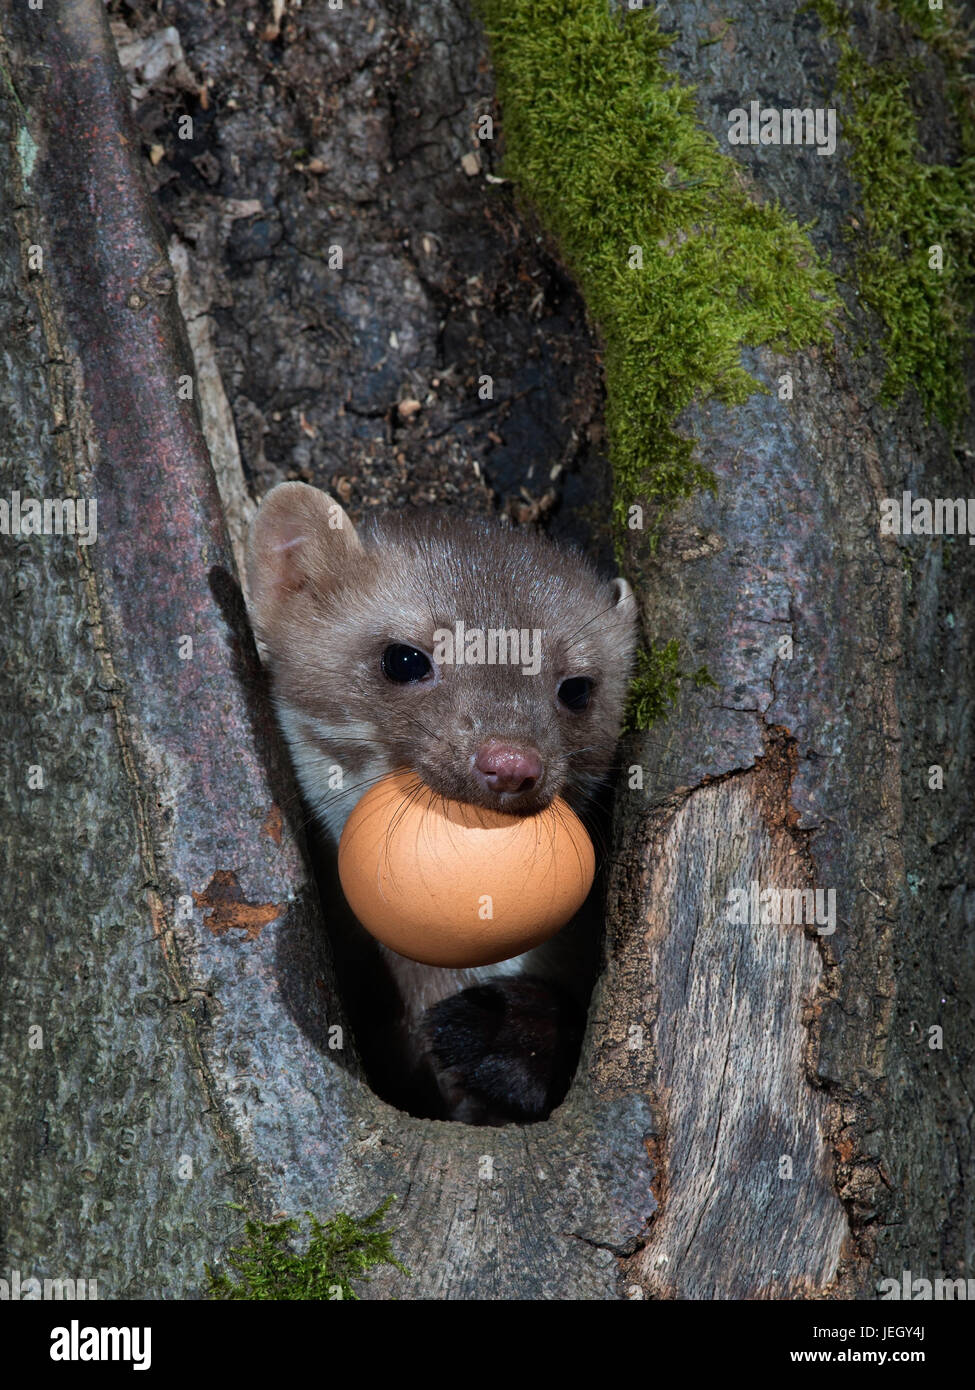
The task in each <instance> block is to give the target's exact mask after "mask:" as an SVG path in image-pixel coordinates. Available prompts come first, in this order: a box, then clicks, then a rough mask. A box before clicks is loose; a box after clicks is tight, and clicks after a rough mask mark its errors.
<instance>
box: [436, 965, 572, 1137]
mask: <svg viewBox="0 0 975 1390" xmlns="http://www.w3.org/2000/svg"><path fill="white" fill-rule="evenodd" d="M584 1024H585V1019H584V1018H583V1015H582V1011H581V1010H580V1009H579V1008H578V1006H577V1005H576V1004H575V1003H574V1001H573V1000H571V999H569V998H568V997H567V996H566V995H565V994H563V993H562V992H561V991H559V990H556V989H555V988H554V987H553V986H551V985H548V984H546V983H545V981H543V980H537V979H534V978H532V977H527V978H523V979H516V980H505V979H499V980H497V981H493V982H492V983H490V984H486V985H474V986H473V987H472V988H470V989H464V990H461V991H460V993H458V994H452V995H451V996H450V998H449V999H443V1000H441V1002H440V1003H439V1004H435V1005H434V1006H433V1008H431V1009H428V1010H427V1014H426V1020H425V1024H424V1030H425V1034H426V1040H427V1045H428V1048H429V1055H430V1058H431V1062H432V1065H433V1069H434V1072H435V1074H436V1078H437V1082H438V1085H439V1087H440V1092H441V1094H442V1096H443V1098H444V1103H445V1105H446V1107H447V1112H448V1115H449V1118H450V1119H453V1120H464V1121H466V1122H467V1123H468V1124H486V1125H502V1124H509V1123H511V1122H513V1121H514V1122H519V1121H520V1122H522V1123H525V1122H527V1121H531V1120H541V1119H544V1118H545V1116H546V1115H548V1114H549V1112H550V1111H551V1110H553V1109H554V1107H555V1106H556V1105H558V1104H559V1102H560V1101H561V1100H562V1098H563V1097H564V1095H565V1093H566V1091H567V1090H568V1088H569V1082H570V1081H571V1080H572V1073H573V1071H574V1070H575V1066H576V1061H577V1058H578V1056H579V1047H580V1044H581V1041H582V1032H583V1027H584Z"/></svg>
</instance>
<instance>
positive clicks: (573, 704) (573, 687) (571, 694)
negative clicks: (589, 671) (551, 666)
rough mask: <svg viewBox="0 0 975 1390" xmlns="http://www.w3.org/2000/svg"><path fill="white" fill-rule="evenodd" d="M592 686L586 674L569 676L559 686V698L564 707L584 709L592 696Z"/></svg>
mask: <svg viewBox="0 0 975 1390" xmlns="http://www.w3.org/2000/svg"><path fill="white" fill-rule="evenodd" d="M592 687H593V683H592V681H591V680H589V679H588V678H587V677H586V676H570V677H569V679H568V680H567V681H563V682H562V684H561V685H560V686H559V699H560V700H561V702H562V704H563V705H565V707H566V709H574V710H580V709H585V708H586V706H587V705H588V704H589V701H590V700H591V698H592Z"/></svg>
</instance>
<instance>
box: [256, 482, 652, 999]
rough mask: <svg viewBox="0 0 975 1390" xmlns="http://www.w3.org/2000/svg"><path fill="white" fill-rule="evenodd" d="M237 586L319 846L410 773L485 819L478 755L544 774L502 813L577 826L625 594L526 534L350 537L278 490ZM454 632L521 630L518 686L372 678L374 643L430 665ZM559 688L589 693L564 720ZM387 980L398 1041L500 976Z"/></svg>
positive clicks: (488, 972) (625, 639)
mask: <svg viewBox="0 0 975 1390" xmlns="http://www.w3.org/2000/svg"><path fill="white" fill-rule="evenodd" d="M247 577H248V586H249V602H250V610H251V617H252V621H253V624H254V628H255V631H256V634H257V637H258V640H259V643H260V645H261V648H262V655H263V656H264V658H265V660H266V662H267V663H268V664H269V666H270V668H271V672H272V676H273V689H274V697H275V702H276V706H277V710H278V715H279V719H280V721H281V724H282V727H283V729H284V732H285V734H286V736H287V739H288V742H289V745H290V748H291V752H292V757H293V760H294V763H295V769H296V772H297V774H298V777H299V781H300V783H301V786H302V790H303V792H304V796H305V799H306V801H307V803H308V806H309V809H310V810H311V811H312V813H313V814H314V815H315V816H316V817H317V819H318V820H319V821H320V822H321V823H322V824H323V825H324V826H325V827H327V829H328V830H329V831H330V833H331V835H332V837H333V839H334V840H335V841H337V839H338V837H339V836H340V834H341V830H342V826H343V825H344V823H345V819H346V817H347V816H348V813H349V811H350V810H351V809H352V806H353V805H354V804H355V802H356V801H357V800H358V799H359V797H360V796H361V795H362V793H363V791H364V790H365V789H366V787H367V786H368V785H370V784H371V782H372V781H373V780H374V779H376V778H378V777H380V776H382V775H384V774H385V773H387V772H391V771H392V770H393V769H394V768H397V767H408V768H411V769H413V770H414V771H415V772H416V773H417V775H418V777H419V778H421V779H422V780H423V781H424V782H425V783H426V784H427V785H428V786H430V787H431V788H432V789H433V790H434V791H437V792H439V793H441V794H442V795H444V796H445V797H448V798H451V799H456V800H462V801H469V802H474V803H476V804H480V805H489V806H495V805H499V804H500V803H499V802H498V799H497V797H496V795H495V794H493V793H491V792H490V791H488V790H486V789H485V787H484V786H483V785H482V784H481V783H480V782H479V781H478V780H477V778H476V777H475V775H474V772H473V762H474V758H475V756H476V753H477V750H478V748H480V747H481V746H482V745H483V744H484V743H485V741H486V740H488V739H497V740H500V741H501V742H506V741H507V742H513V743H516V744H520V745H522V746H525V745H529V746H531V747H533V748H534V749H536V750H537V751H538V753H539V754H540V755H541V758H542V762H543V764H544V772H543V775H542V776H541V778H540V779H539V780H538V782H537V784H536V785H535V786H534V787H532V788H531V789H530V790H529V791H527V792H525V793H523V794H519V795H518V796H516V797H514V798H512V797H511V796H510V795H509V797H508V798H506V800H505V802H504V809H507V810H516V811H519V812H522V813H525V814H529V813H531V812H532V811H535V810H539V809H541V807H542V806H544V805H546V804H547V803H548V802H549V801H550V800H551V799H552V798H553V797H555V796H557V795H562V796H564V797H565V798H566V799H567V800H568V801H570V803H573V804H575V806H576V807H577V809H583V808H584V807H585V804H586V802H587V801H588V800H589V798H591V797H592V796H593V795H594V794H595V793H596V791H597V790H598V789H599V787H600V785H601V784H602V783H603V782H604V780H605V778H606V776H607V774H608V772H609V770H610V767H611V762H612V758H613V752H614V747H615V744H616V740H617V737H618V734H619V727H620V720H621V716H622V711H623V703H624V699H625V694H626V689H627V684H628V679H629V674H630V667H631V662H632V658H633V649H634V644H635V634H636V612H635V608H636V604H635V601H634V599H633V597H632V595H631V594H630V591H629V588H628V586H627V585H626V584H625V581H622V580H606V579H603V578H601V577H600V576H599V575H598V574H597V572H596V571H595V569H594V568H593V567H592V566H591V565H590V564H589V562H588V561H587V560H586V559H585V558H584V557H583V556H581V555H579V554H576V553H573V552H571V551H567V550H563V549H560V548H558V547H557V546H555V545H553V544H552V543H551V542H550V541H548V540H547V539H546V538H545V537H543V536H540V535H537V534H533V533H528V532H524V531H515V530H505V529H502V528H500V527H499V526H497V525H496V524H493V523H491V522H490V521H486V520H481V519H478V518H472V517H468V516H464V515H461V514H456V515H455V514H453V513H449V512H432V511H431V512H418V513H414V514H404V513H391V514H386V515H384V516H381V517H376V518H374V519H371V520H370V521H369V522H368V523H367V524H366V525H364V526H363V527H362V528H361V529H360V531H359V532H356V530H355V529H354V528H353V526H352V523H351V522H350V520H349V518H348V516H347V515H346V514H345V513H344V511H342V509H341V507H339V506H338V504H337V503H336V502H334V501H333V500H332V499H331V498H330V497H328V496H327V494H325V493H323V492H320V491H318V490H316V489H314V488H310V487H307V486H305V485H304V484H301V483H282V484H281V485H279V486H278V487H276V488H274V489H273V491H272V492H270V493H269V494H268V496H267V497H266V498H265V499H264V502H263V503H262V505H261V508H260V510H259V512H258V514H257V517H256V518H255V521H254V523H253V526H252V529H251V535H250V540H249V547H248V560H247ZM458 621H462V622H463V623H464V624H465V625H466V627H467V628H468V629H470V628H480V629H483V630H486V629H490V628H504V629H518V630H521V629H525V630H527V631H528V632H532V631H534V630H535V629H538V630H539V631H540V633H541V667H540V671H539V673H538V674H537V675H526V674H524V673H523V671H522V668H521V666H520V665H516V664H498V665H447V664H444V665H441V666H438V667H437V675H436V679H435V681H433V682H432V683H429V682H423V683H420V684H408V685H397V684H396V683H394V682H392V681H390V680H389V679H387V678H386V676H385V675H384V674H383V671H382V669H381V666H380V660H381V657H382V653H383V651H384V649H385V648H386V647H387V646H389V645H390V644H391V643H396V642H402V643H406V644H408V645H409V646H413V647H416V648H419V649H420V650H422V651H424V652H426V653H427V655H431V654H432V650H433V642H434V632H435V631H436V630H437V629H450V630H453V629H454V625H455V624H456V623H457V622H458ZM575 676H586V677H589V678H590V679H591V680H593V681H594V683H595V685H594V691H593V695H592V699H591V702H590V705H589V707H588V709H586V710H584V711H581V712H573V711H570V710H567V709H565V708H564V706H562V705H561V704H560V703H559V701H558V698H557V690H558V686H559V683H560V682H561V681H562V680H564V679H567V678H570V677H575ZM335 768H340V769H341V771H342V786H341V787H335V786H334V782H335V780H336V777H335V772H334V769H335ZM330 779H331V781H332V783H333V785H332V786H330V785H329V780H330ZM556 940H558V938H556ZM389 955H390V956H391V955H392V953H389ZM525 959H526V958H524V957H522V958H520V960H521V961H524V960H525ZM389 963H390V966H391V968H392V970H393V973H394V974H395V975H396V977H397V980H398V982H399V985H400V988H401V990H402V992H403V994H404V996H405V997H404V1003H405V1007H406V1013H407V1017H408V1018H409V1019H410V1020H412V1023H413V1024H415V1023H416V1022H417V1020H418V1019H419V1016H420V1014H421V1013H422V1012H423V1010H424V1009H425V1008H426V1007H428V1006H429V1004H430V1003H432V1002H434V1001H435V1000H437V999H442V998H444V997H445V995H447V994H450V993H451V992H453V991H455V990H457V989H459V988H462V987H464V986H465V985H469V984H471V983H473V982H475V981H477V980H483V979H484V978H485V977H486V976H497V975H498V974H505V973H508V974H510V973H512V971H513V970H517V968H518V966H517V965H516V964H515V963H514V962H511V963H507V966H508V968H507V970H506V968H505V966H504V965H502V966H499V967H491V968H489V969H488V968H485V970H481V971H476V972H474V971H463V972H457V971H448V970H437V969H436V968H434V967H421V966H416V965H414V964H413V963H412V962H410V963H407V962H404V961H402V959H401V958H399V957H395V958H393V959H392V960H391V961H390V962H389Z"/></svg>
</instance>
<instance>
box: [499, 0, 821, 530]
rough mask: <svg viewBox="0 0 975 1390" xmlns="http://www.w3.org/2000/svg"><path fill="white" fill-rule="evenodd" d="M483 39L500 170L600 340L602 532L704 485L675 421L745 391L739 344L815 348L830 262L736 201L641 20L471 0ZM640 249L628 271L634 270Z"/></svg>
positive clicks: (575, 6)
mask: <svg viewBox="0 0 975 1390" xmlns="http://www.w3.org/2000/svg"><path fill="white" fill-rule="evenodd" d="M475 3H476V7H477V9H478V11H479V12H480V14H481V16H482V18H483V20H484V24H485V28H486V30H487V33H488V35H489V37H490V41H491V51H492V57H493V61H494V68H495V74H496V79H497V89H498V95H499V98H500V102H501V108H502V113H503V119H504V135H505V142H506V159H505V172H506V174H507V175H508V176H509V177H510V178H511V179H513V180H514V181H515V183H516V184H517V185H518V187H519V189H520V190H521V192H522V194H523V195H524V197H525V198H527V199H528V200H529V201H530V202H531V203H532V204H533V205H534V207H535V208H536V210H537V212H538V215H539V217H540V219H541V221H542V223H543V224H544V226H545V227H546V228H547V230H548V231H549V232H550V233H551V234H552V236H553V237H554V238H555V240H556V242H557V243H558V246H559V248H560V252H561V255H562V258H563V260H564V261H565V263H566V265H567V267H568V268H569V270H570V271H571V273H572V274H573V276H574V277H575V279H576V281H577V283H578V285H579V287H580V289H581V291H582V294H583V296H584V297H585V300H586V304H587V306H588V309H589V313H590V315H591V317H592V319H593V321H594V322H595V324H596V326H597V328H598V331H599V334H600V336H601V339H602V342H603V346H604V368H605V376H606V394H607V407H606V417H607V426H608V433H609V441H610V456H611V462H612V468H613V496H614V520H615V522H616V530H617V533H618V534H621V533H622V530H623V527H624V525H625V517H626V508H627V507H628V506H629V505H630V504H631V503H632V502H633V501H634V500H635V499H636V498H638V497H641V496H643V497H646V498H647V499H649V500H654V501H663V502H672V501H675V500H677V499H679V498H682V497H687V496H689V495H690V494H691V493H692V492H694V491H695V490H696V489H698V488H700V487H702V486H711V485H712V478H711V476H710V474H709V472H708V470H707V469H706V468H705V467H704V466H703V465H702V464H701V463H700V461H699V460H698V459H697V458H696V456H695V444H694V441H693V440H691V439H687V438H685V437H684V436H682V435H681V434H679V433H678V432H677V429H676V427H675V426H676V421H677V419H678V417H679V415H680V414H681V412H682V411H683V410H684V409H685V408H686V407H687V406H688V405H690V404H691V402H692V401H694V400H703V399H706V398H708V397H717V398H719V399H721V400H723V401H726V402H729V403H731V402H738V401H742V400H744V399H745V398H746V397H747V396H748V395H749V394H751V393H752V392H753V391H755V390H758V389H761V388H760V387H759V384H758V383H757V382H756V381H755V380H754V378H753V377H752V376H750V375H749V373H748V372H746V371H745V369H744V368H743V366H742V365H741V348H742V347H743V346H745V345H747V346H757V345H758V344H761V343H767V344H771V345H773V346H775V347H778V348H782V349H794V348H798V347H799V346H801V345H804V344H808V343H811V342H815V341H821V340H823V339H825V338H826V337H827V336H828V332H829V318H830V315H831V314H832V313H833V312H834V311H835V310H836V307H837V300H836V298H835V295H834V287H833V282H832V279H831V276H830V274H829V272H828V270H827V269H826V268H825V267H824V266H823V264H822V263H821V262H820V260H819V259H818V258H817V256H816V254H815V253H814V251H813V249H812V247H811V245H810V243H809V241H808V239H807V238H806V236H805V235H804V233H803V231H802V230H801V229H800V228H799V227H798V226H797V225H796V223H795V222H794V221H792V220H791V219H789V218H788V217H787V216H786V215H785V214H784V213H783V212H782V211H781V209H779V208H778V207H774V206H769V205H767V204H761V203H758V202H756V201H754V199H753V198H752V196H751V195H750V193H749V191H748V188H747V187H746V185H745V183H744V180H743V178H742V176H741V174H740V171H739V169H738V166H737V165H736V163H735V162H734V160H733V159H732V158H731V157H730V156H729V155H727V154H725V153H723V152H722V151H721V149H720V148H719V146H718V144H717V142H716V141H715V140H714V138H713V137H712V136H711V135H710V134H708V133H707V132H706V131H705V130H704V129H703V128H702V127H701V125H700V124H699V122H698V118H697V113H696V108H695V103H694V95H693V89H692V88H689V87H686V86H681V84H680V83H679V82H678V81H677V80H676V79H675V77H674V75H673V73H672V72H671V71H670V70H669V69H668V68H667V66H666V63H665V56H666V51H667V48H668V46H669V44H670V42H671V39H670V38H669V37H668V36H667V35H665V34H663V33H662V32H661V30H660V28H659V24H658V21H657V18H656V14H655V12H654V11H652V10H651V9H650V8H649V7H648V9H646V10H637V11H632V12H627V11H622V12H619V13H614V12H612V11H611V10H610V8H609V6H608V4H607V3H606V0H475ZM633 248H639V250H640V254H641V255H642V268H636V265H635V262H636V259H637V258H636V256H635V254H634V251H633Z"/></svg>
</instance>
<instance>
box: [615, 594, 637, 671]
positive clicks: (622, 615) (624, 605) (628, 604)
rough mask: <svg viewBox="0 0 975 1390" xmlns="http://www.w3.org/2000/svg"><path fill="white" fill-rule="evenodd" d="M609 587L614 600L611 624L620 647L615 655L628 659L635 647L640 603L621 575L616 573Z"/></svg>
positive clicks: (630, 658) (630, 657)
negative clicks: (612, 621)
mask: <svg viewBox="0 0 975 1390" xmlns="http://www.w3.org/2000/svg"><path fill="white" fill-rule="evenodd" d="M609 587H610V593H611V594H612V596H613V599H614V600H615V602H614V605H613V608H612V609H611V610H610V614H611V617H612V618H613V619H614V623H613V626H614V628H615V630H616V633H617V635H618V638H619V641H620V644H621V649H620V651H619V652H618V653H617V655H618V656H619V657H620V658H621V659H622V660H624V661H630V660H632V657H633V651H634V648H635V647H636V640H637V625H638V623H639V619H640V605H639V604H638V603H637V600H636V594H635V593H634V592H633V590H632V589H631V588H630V586H629V584H627V582H626V580H625V579H624V578H623V577H622V575H618V576H617V578H616V579H614V580H613V581H612V583H611V584H610V586H609Z"/></svg>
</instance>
